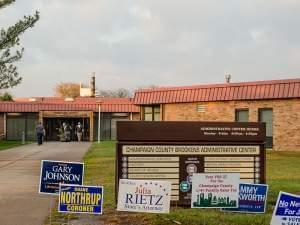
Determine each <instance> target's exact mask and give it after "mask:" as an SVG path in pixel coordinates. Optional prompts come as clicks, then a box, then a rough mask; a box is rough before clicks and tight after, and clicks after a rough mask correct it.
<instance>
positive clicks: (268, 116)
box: [259, 109, 273, 148]
mask: <svg viewBox="0 0 300 225" xmlns="http://www.w3.org/2000/svg"><path fill="white" fill-rule="evenodd" d="M259 122H264V123H266V136H267V147H268V148H271V147H273V110H272V109H259Z"/></svg>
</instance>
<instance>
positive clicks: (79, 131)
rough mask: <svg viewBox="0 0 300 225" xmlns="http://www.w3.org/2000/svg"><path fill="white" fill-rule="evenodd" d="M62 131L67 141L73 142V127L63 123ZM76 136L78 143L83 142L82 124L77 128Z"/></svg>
mask: <svg viewBox="0 0 300 225" xmlns="http://www.w3.org/2000/svg"><path fill="white" fill-rule="evenodd" d="M62 131H63V135H64V140H65V141H71V132H72V131H73V129H72V127H71V126H70V124H68V123H65V122H64V123H63V125H62ZM75 134H76V136H77V140H78V141H82V134H83V127H82V125H81V123H80V122H78V124H77V125H76V127H75Z"/></svg>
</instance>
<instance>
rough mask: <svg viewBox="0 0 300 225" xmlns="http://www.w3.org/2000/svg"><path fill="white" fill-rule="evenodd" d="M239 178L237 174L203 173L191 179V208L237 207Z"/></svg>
mask: <svg viewBox="0 0 300 225" xmlns="http://www.w3.org/2000/svg"><path fill="white" fill-rule="evenodd" d="M239 182H240V176H239V174H237V173H224V174H220V173H219V174H217V173H203V174H196V173H195V174H194V175H193V177H192V183H193V185H192V201H191V207H192V208H236V207H238V198H239Z"/></svg>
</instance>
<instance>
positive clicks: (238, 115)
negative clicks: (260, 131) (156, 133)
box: [235, 109, 249, 122]
mask: <svg viewBox="0 0 300 225" xmlns="http://www.w3.org/2000/svg"><path fill="white" fill-rule="evenodd" d="M235 121H236V122H248V121H249V110H248V109H236V110H235Z"/></svg>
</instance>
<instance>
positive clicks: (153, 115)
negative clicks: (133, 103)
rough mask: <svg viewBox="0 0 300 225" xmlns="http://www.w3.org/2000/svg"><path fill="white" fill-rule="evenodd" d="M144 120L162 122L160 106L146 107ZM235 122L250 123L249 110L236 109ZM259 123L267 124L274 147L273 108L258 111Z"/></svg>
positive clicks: (143, 111) (144, 108)
mask: <svg viewBox="0 0 300 225" xmlns="http://www.w3.org/2000/svg"><path fill="white" fill-rule="evenodd" d="M197 111H198V112H205V111H206V107H205V105H200V106H199V105H198V106H197ZM142 119H143V120H145V121H160V120H161V110H160V105H152V106H145V107H143V109H142ZM235 121H236V122H248V121H249V109H248V108H243V109H236V110H235ZM258 121H259V122H265V123H266V136H267V142H268V144H267V145H268V146H272V136H273V110H272V108H262V109H258Z"/></svg>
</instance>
